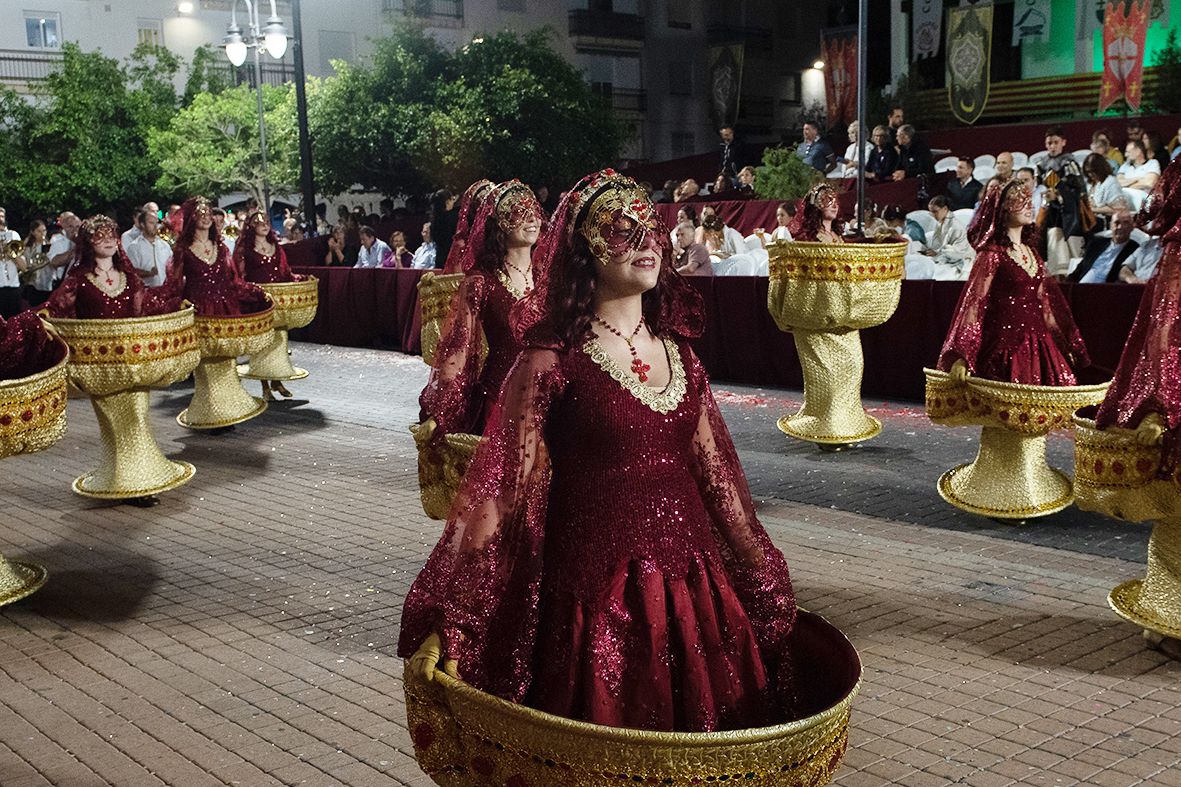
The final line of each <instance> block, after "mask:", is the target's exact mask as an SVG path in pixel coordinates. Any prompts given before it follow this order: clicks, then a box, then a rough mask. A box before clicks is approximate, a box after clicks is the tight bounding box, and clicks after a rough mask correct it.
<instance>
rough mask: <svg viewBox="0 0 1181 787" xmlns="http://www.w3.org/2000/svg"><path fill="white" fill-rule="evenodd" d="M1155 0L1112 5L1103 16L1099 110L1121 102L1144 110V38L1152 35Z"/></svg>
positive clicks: (1140, 0) (1133, 0)
mask: <svg viewBox="0 0 1181 787" xmlns="http://www.w3.org/2000/svg"><path fill="white" fill-rule="evenodd" d="M1150 7H1151V0H1139V2H1136V0H1128V3H1127V6H1126V9H1127V10H1125V5H1124V0H1116V2H1112V3H1108V4H1107V9H1106V11H1105V12H1104V14H1103V87H1102V88H1100V90H1099V111H1100V112H1102V111H1104V110H1105V109H1107V108H1108V107H1110V106H1111V105H1112V104H1114V103H1115V102H1116V101H1118V100H1119V99H1121V98H1122V99H1123V100H1124V101H1126V102H1127V104H1128V107H1129V108H1130V109H1132V110H1133V111H1136V110H1139V109H1140V98H1141V95H1140V92H1141V91H1140V87H1141V82H1142V81H1143V78H1144V37H1145V35H1146V34H1147V32H1148V12H1149V10H1150Z"/></svg>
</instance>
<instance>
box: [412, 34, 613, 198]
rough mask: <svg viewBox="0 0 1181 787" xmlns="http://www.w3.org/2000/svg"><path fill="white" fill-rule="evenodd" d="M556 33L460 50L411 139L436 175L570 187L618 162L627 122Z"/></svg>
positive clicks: (454, 180) (423, 165)
mask: <svg viewBox="0 0 1181 787" xmlns="http://www.w3.org/2000/svg"><path fill="white" fill-rule="evenodd" d="M550 36H551V33H549V31H544V30H538V31H534V32H531V33H529V34H527V35H525V36H517V35H516V34H515V33H500V34H497V35H494V36H486V37H484V39H483V40H482V41H480V42H479V43H472V44H470V45H469V46H466V47H464V48H463V49H461V50H459V51H458V52H456V53H455V55H454V56H453V58H452V68H451V70H450V73H449V75H448V76H449V78H448V79H447V80H445V81H444V82H443V83H442V84H441V85H440V86H439V90H438V93H437V98H436V101H435V102H434V104H433V106H431V107H429V108H427V112H426V114H425V116H424V117H422V118H421V119H420V123H419V127H418V128H419V133H418V134H417V135H416V136H415V138H414V141H413V142H412V144H411V150H412V151H413V154H414V161H415V162H416V164H417V165H418V167H419V169H420V170H422V171H423V172H424V173H426V174H427V176H428V177H429V178H430V179H431V180H432V181H434V182H436V183H451V184H456V185H461V184H466V183H470V182H471V181H473V180H476V179H477V178H480V177H486V178H489V179H490V180H494V181H500V180H505V179H507V178H511V177H517V178H520V179H521V180H523V181H525V182H527V183H548V184H552V185H556V186H558V187H565V186H568V185H569V184H572V183H574V182H575V181H576V180H578V178H580V177H582V176H583V175H585V174H586V173H587V172H592V171H594V170H596V169H600V168H602V167H605V166H608V165H609V164H611V163H612V162H613V161H614V159H615V157H616V155H617V153H618V151H619V147H620V143H621V140H622V128H621V125H620V123H619V122H618V121H617V120H616V119H615V117H614V115H613V114H612V113H611V110H610V109H609V108H607V107H605V106H604V104H603V102H602V101H601V99H599V98H598V97H597V96H595V95H593V94H592V93H591V92H590V88H589V87H588V86H587V83H586V80H585V79H583V76H582V74H581V73H580V72H579V71H578V70H577V69H575V68H574V67H573V66H572V65H570V64H569V63H568V62H567V61H566V60H565V58H563V57H562V56H561V55H559V54H558V53H557V52H556V51H554V49H553V47H552V46H551V42H550Z"/></svg>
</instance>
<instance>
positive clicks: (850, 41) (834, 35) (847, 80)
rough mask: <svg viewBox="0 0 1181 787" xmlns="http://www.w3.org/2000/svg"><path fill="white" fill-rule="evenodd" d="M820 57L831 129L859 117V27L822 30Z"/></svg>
mask: <svg viewBox="0 0 1181 787" xmlns="http://www.w3.org/2000/svg"><path fill="white" fill-rule="evenodd" d="M820 57H821V59H822V60H823V61H824V94H825V98H826V99H827V101H828V127H829V128H835V127H836V126H838V125H839V124H842V123H851V122H852V121H853V120H855V119H856V117H857V28H856V27H833V28H827V29H825V30H821V31H820Z"/></svg>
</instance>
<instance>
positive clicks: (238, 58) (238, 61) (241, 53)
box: [222, 22, 246, 66]
mask: <svg viewBox="0 0 1181 787" xmlns="http://www.w3.org/2000/svg"><path fill="white" fill-rule="evenodd" d="M222 40H223V43H224V44H225V46H226V57H227V58H229V60H230V62H231V63H233V64H234V65H235V66H240V65H242V64H243V63H245V62H246V42H245V41H243V40H242V29H241V28H240V27H238V25H237V24H236V23H234V22H231V23H230V26H229V27H228V28H226V37H225V38H224V39H222Z"/></svg>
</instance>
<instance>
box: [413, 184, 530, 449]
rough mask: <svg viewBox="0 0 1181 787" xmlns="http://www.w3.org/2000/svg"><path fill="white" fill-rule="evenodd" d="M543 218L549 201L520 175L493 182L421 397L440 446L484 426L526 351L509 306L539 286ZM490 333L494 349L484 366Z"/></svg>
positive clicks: (423, 412)
mask: <svg viewBox="0 0 1181 787" xmlns="http://www.w3.org/2000/svg"><path fill="white" fill-rule="evenodd" d="M541 222H542V213H541V205H539V204H538V202H537V198H536V197H535V196H533V192H532V191H531V190H530V188H529V187H528V186H526V185H525V184H523V183H521V181H519V180H510V181H507V182H505V183H501V184H500V185H499V186H497V187H496V188H495V189H493V191H492V192H491V193H490V194H489V195H488V197H487V198H486V199H485V200H484V202H483V204H482V205H481V206H480V210H479V212H478V213H477V214H476V217H475V219H473V221H472V228H471V232H470V234H469V235H468V238H467V246H466V249H465V251H464V261H463V266H462V267H463V270H464V272H465V273H466V275H465V276H464V277H463V281H462V282H461V283H460V285H459V292H458V293H456V296H455V301H454V302H453V304H452V306H451V314H450V315H449V316H448V318H447V322H446V323H445V324H444V326H443V330H442V332H441V336H440V339H439V346H438V349H436V350H435V368H434V370H433V371H432V372H431V378H430V381H429V382H428V383H427V385H426V388H424V389H423V391H422V395H421V396H420V397H419V404H420V406H421V419H420V420H422V421H423V422H426V421H428V420H433V421H434V429H433V432H432V433H431V439H432V441H433V442H434V444H436V445H437V444H438V441H441V440H442V439H443V436H444V435H448V434H482V433H483V430H484V423H485V421H486V418H487V414H488V411H489V410H490V409H491V407H492V405H493V404H495V403H496V396H497V394H499V393H500V386H501V383H503V382H504V378H505V376H506V375H507V374H508V371H509V369H510V368H511V367H512V365H513V361H515V360H516V359H517V355H518V354H519V353H520V352H521V343H520V342H519V341H517V339H516V338H515V337H514V336H513V333H512V330H511V329H510V328H509V310H510V309H511V308H512V306H513V304H514V303H515V302H516V301H517V300H518V299H519V298H521V297H522V296H523V295H525V294H526V293H527V292H529V291H530V290H531V289H532V288H533V269H532V266H533V263H532V260H531V256H532V251H533V245H534V244H535V243H537V237H538V234H539V233H540V231H541ZM485 340H486V341H487V343H488V355H487V357H486V358H484V359H483V365H482V367H481V346H482V343H483V342H484V341H485ZM428 428H430V427H428Z"/></svg>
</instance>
